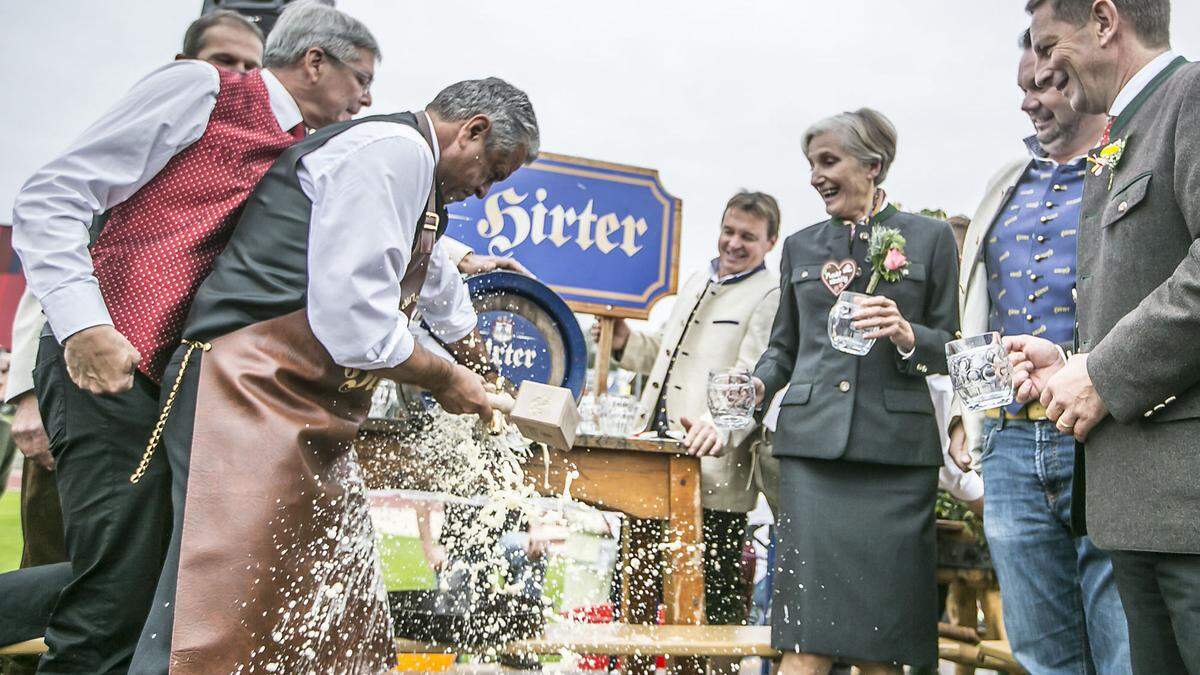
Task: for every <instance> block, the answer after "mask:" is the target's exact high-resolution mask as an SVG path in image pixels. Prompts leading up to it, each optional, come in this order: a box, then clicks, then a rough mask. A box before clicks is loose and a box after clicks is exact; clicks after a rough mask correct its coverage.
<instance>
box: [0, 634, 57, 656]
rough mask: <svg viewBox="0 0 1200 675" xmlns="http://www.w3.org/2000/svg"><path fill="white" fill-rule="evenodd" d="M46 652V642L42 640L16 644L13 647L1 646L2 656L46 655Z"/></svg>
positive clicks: (0, 653)
mask: <svg viewBox="0 0 1200 675" xmlns="http://www.w3.org/2000/svg"><path fill="white" fill-rule="evenodd" d="M45 652H46V641H45V640H43V639H42V638H34V639H32V640H26V641H24V642H16V643H14V644H11V645H0V656H26V655H30V654H44V653H45Z"/></svg>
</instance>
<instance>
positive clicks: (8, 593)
mask: <svg viewBox="0 0 1200 675" xmlns="http://www.w3.org/2000/svg"><path fill="white" fill-rule="evenodd" d="M70 581H71V566H70V565H69V564H67V563H58V564H56V565H40V566H38V567H29V568H25V569H20V570H16V571H13V572H6V573H4V574H0V598H3V600H2V602H3V610H2V611H0V645H10V644H13V643H15V642H24V641H25V640H32V639H34V638H37V637H41V636H42V634H44V633H45V632H46V624H47V623H48V622H49V621H50V612H51V611H52V610H53V609H54V605H55V603H57V602H58V595H59V593H61V592H62V589H63V587H65V586H66V585H67V584H68V583H69V582H70ZM0 672H5V673H7V672H9V671H7V670H3V669H0Z"/></svg>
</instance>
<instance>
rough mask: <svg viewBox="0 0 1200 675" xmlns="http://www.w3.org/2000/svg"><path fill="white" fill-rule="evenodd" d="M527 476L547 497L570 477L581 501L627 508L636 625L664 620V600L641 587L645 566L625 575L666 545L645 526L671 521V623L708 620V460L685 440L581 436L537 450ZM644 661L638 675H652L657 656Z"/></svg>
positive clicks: (625, 581) (631, 616) (625, 542)
mask: <svg viewBox="0 0 1200 675" xmlns="http://www.w3.org/2000/svg"><path fill="white" fill-rule="evenodd" d="M547 467H548V468H547ZM525 475H526V476H527V477H529V478H530V479H532V480H533V484H534V485H535V487H536V488H537V490H538V491H539V492H541V493H542V494H545V495H557V494H562V492H563V490H564V489H566V487H567V477H568V475H570V476H571V481H570V492H571V497H572V498H573V499H577V500H579V501H581V502H584V503H587V504H591V505H593V506H596V507H599V508H603V509H609V510H614V511H620V512H622V513H624V514H626V515H627V516H628V517H629V518H628V519H627V521H626V528H625V535H626V536H624V537H622V561H621V564H619V565H618V568H619V569H620V570H621V571H622V584H621V588H622V595H621V616H622V619H623V620H624V621H625V622H627V623H630V624H654V623H656V622H657V616H656V613H657V612H656V610H657V607H658V603H659V598H657V597H654V596H653V595H652V591H651V589H653V587H654V586H653V584H651V583H638V582H639V581H642V582H645V581H646V580H645V578H644V575H646V574H647V572H645V571H644V570H645V569H646V567H645V566H642V565H639V566H638V567H637V568H635V569H636V570H640V571H641V572H640V574H639V572H637V571H635V573H634V575H628V574H625V570H626V569H627V568H628V567H629V562H630V561H631V560H633V559H635V558H639V551H647V550H650V549H651V548H652V547H656V546H658V545H659V543H660V542H659V541H657V540H656V539H655V538H654V536H653V534H651V535H646V534H645V533H646V532H647V531H650V532H655V531H656V530H655V529H654V528H646V527H644V526H639V522H638V521H643V523H644V521H651V520H654V521H666V523H667V537H666V540H667V543H666V565H665V566H664V572H663V584H662V589H663V590H662V601H663V603H664V604H665V606H666V612H665V613H666V617H665V618H666V623H668V624H684V625H688V624H690V625H701V624H703V623H704V546H703V544H704V542H703V535H702V530H701V510H700V459H699V458H697V457H692V456H690V455H687V454H685V453H684V452H683V445H682V444H681V443H679V442H678V441H673V440H658V439H646V440H643V439H632V438H614V437H610V436H589V435H581V436H578V437H577V438H576V439H575V446H574V447H573V448H572V449H571V450H570V451H569V452H568V451H562V450H554V449H549V450H548V456H547V457H543V456H542V455H540V454H539V453H535V454H534V455H533V456H532V457H530V459H529V461H528V462H527V463H526V465H525ZM643 557H644V558H645V559H646V560H649V561H656V560H657V559H658V556H657V555H649V556H643ZM639 559H640V558H639ZM633 576H638V577H639V578H633ZM596 653H599V654H603V653H606V652H604V651H598V652H596ZM648 653H653V654H660V653H662V652H648ZM637 661H638V662H639V663H638V664H635V666H634V667H633V668H631V669H630V670H632V671H645V670H647V669H649V668H652V667H653V666H652V663H651V662H650V660H649V659H644V660H643V659H639V660H637ZM643 661H644V662H643ZM671 665H672V668H671V670H672V671H673V672H695V671H697V670H698V669H699V668H700V667H701V664H699V663H697V662H694V660H690V659H689V660H683V661H679V662H676V663H674V664H671Z"/></svg>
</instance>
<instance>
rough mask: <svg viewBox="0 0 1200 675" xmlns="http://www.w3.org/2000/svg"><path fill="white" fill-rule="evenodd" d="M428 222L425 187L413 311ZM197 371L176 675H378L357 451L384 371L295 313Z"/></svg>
mask: <svg viewBox="0 0 1200 675" xmlns="http://www.w3.org/2000/svg"><path fill="white" fill-rule="evenodd" d="M418 119H419V120H420V121H421V122H422V123H424V121H425V120H424V115H420V114H418ZM422 126H423V128H422V129H421V131H422V132H423V133H424V135H425V136H426V138H427V140H430V141H432V139H431V137H430V134H429V133H428V128H427V125H424V124H423V125H422ZM437 225H438V220H437V215H436V211H435V209H434V196H433V192H432V190H431V193H430V197H429V201H428V204H427V211H426V216H425V219H424V221H423V223H422V227H421V229H420V231H419V233H418V236H417V237H416V246H415V247H414V251H413V256H412V260H411V261H410V263H409V266H408V269H407V270H406V271H405V275H404V279H403V281H402V282H401V289H402V298H404V302H403V307H402V309H403V310H404V311H405V312H406V313H407V314H409V315H410V316H411V313H412V311H413V310H414V309H415V307H416V297H417V295H418V294H419V292H420V288H421V286H422V285H423V283H424V280H425V275H426V271H427V267H428V261H429V252H430V251H431V250H432V248H433V242H434V241H435V240H436V237H437V229H438V227H437ZM185 364H186V361H185ZM197 365H198V367H199V375H198V377H199V381H198V391H197V396H196V410H195V411H194V415H195V423H194V428H193V434H192V445H191V459H190V463H189V476H188V486H187V500H186V505H185V509H184V517H183V533H182V545H181V550H180V559H179V582H178V588H177V592H176V596H175V602H176V607H175V622H174V630H173V633H172V647H171V669H170V672H171V673H173V674H177V675H191V674H199V673H205V674H207V673H287V674H289V675H291V674H293V673H337V674H339V675H340V674H342V673H348V674H357V673H378V672H382V671H385V670H388V669H389V668H391V667H392V665H393V664H394V662H395V649H394V643H393V640H392V628H391V619H390V616H389V613H388V604H387V596H386V592H385V589H384V585H383V578H382V572H381V569H380V564H379V558H378V552H377V551H376V549H375V539H374V533H373V529H372V526H371V521H370V518H369V514H368V511H367V502H366V497H365V494H364V491H363V487H362V481H361V479H360V477H359V474H358V463H357V459H356V457H355V455H354V453H353V451H352V446H351V443H352V441H353V440H354V437H355V435H356V434H357V432H358V427H359V425H360V424H361V423H362V421H363V419H365V417H366V414H367V411H368V409H369V407H370V401H371V392H372V390H373V389H374V387H375V384H376V383H377V382H378V377H377V376H375V375H372V374H370V373H369V372H364V371H361V370H357V369H353V368H343V367H341V366H338V365H337V364H335V363H334V362H333V360H332V359H331V358H330V356H329V354H328V352H327V351H326V350H325V348H324V347H323V346H322V345H321V344H320V342H319V341H318V340H317V339H316V337H315V336H314V335H313V333H312V329H311V328H310V326H309V323H308V318H307V313H306V312H305V311H304V310H299V311H296V312H293V313H291V314H287V315H285V316H281V317H278V318H275V319H271V320H268V321H263V322H261V323H257V324H253V325H250V326H247V327H245V328H242V329H240V330H237V331H234V332H232V333H229V334H227V335H224V336H221V337H219V338H216V339H214V340H212V342H211V343H210V345H205V346H204V352H203V358H202V359H201V360H200V361H199V362H198V364H197ZM185 368H186V366H185ZM191 376H193V377H194V376H196V375H195V374H191ZM192 412H193V411H183V410H180V411H176V414H188V413H192Z"/></svg>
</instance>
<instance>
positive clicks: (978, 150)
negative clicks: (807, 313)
mask: <svg viewBox="0 0 1200 675" xmlns="http://www.w3.org/2000/svg"><path fill="white" fill-rule="evenodd" d="M1174 4H1175V11H1174V17H1173V24H1174V38H1175V39H1174V43H1175V48H1176V50H1177V51H1179V52H1181V53H1182V54H1184V55H1185V56H1188V57H1190V58H1200V2H1195V0H1186V1H1183V0H1176V2H1175V3H1174ZM338 6H339V7H340V8H341V9H343V10H344V11H346V12H349V13H350V14H352V15H354V16H356V17H358V18H360V19H362V20H363V21H364V22H366V24H367V25H368V26H369V27H370V28H371V29H372V30H373V31H374V32H375V35H376V37H377V38H378V40H379V43H380V45H381V48H382V50H383V52H384V60H383V62H382V63H381V64H380V66H379V68H378V70H377V74H376V80H375V81H376V84H375V85H374V87H373V89H372V91H373V94H374V96H375V104H374V106H373V108H371V111H372V112H392V111H396V110H403V109H413V108H417V107H422V106H423V105H424V104H425V103H426V102H427V101H428V100H429V99H430V98H431V97H432V96H433V95H434V94H435V93H436V92H437V91H438V90H439V89H440V88H441V86H443V85H445V84H448V83H450V82H453V81H457V80H461V79H465V78H471V77H480V76H486V75H497V76H500V77H504V78H506V79H508V80H510V81H511V82H513V83H514V84H516V85H517V86H519V87H522V88H524V89H525V90H526V91H528V93H529V95H530V98H531V99H532V100H533V104H534V107H535V109H536V110H537V114H538V119H539V121H540V123H541V129H542V147H543V149H545V150H549V151H554V152H559V153H564V154H570V155H580V156H583V157H589V158H594V159H602V160H608V161H613V162H621V163H626V164H633V165H637V166H645V167H651V168H655V169H658V170H659V171H660V172H661V175H662V181H663V184H664V185H665V186H666V188H667V189H668V190H669V191H670V192H671V193H673V194H674V195H675V196H677V197H680V198H681V199H682V200H683V229H684V235H683V247H682V256H683V260H682V262H681V272H680V282H681V283H682V281H683V278H684V277H685V276H686V275H687V273H688V272H689V271H691V270H694V269H696V268H697V267H698V266H700V265H702V264H704V263H705V261H707V260H708V259H709V258H710V257H711V256H712V255H713V249H714V245H715V232H716V229H715V228H716V224H717V222H718V221H719V218H720V215H721V208H722V206H723V205H724V203H725V201H726V200H727V199H728V197H729V196H730V195H731V194H732V193H733V192H734V191H735V190H737V189H738V188H741V187H746V188H750V189H756V190H764V191H767V192H770V193H772V194H774V195H775V196H776V197H778V198H779V201H780V204H781V207H782V210H783V232H784V234H785V235H786V234H788V233H790V232H794V231H795V230H796V229H798V228H799V227H802V226H804V225H808V224H810V223H813V222H816V221H819V220H823V219H824V217H825V216H824V212H823V209H822V208H821V203H820V201H819V200H818V199H817V197H816V195H815V193H814V192H813V191H812V188H811V187H809V185H808V165H807V162H806V161H805V159H804V157H803V156H802V155H801V153H800V137H801V134H802V133H803V131H804V129H805V127H806V126H807V125H808V124H810V123H812V122H814V121H816V120H817V119H819V118H821V117H824V116H826V115H829V114H832V113H835V112H839V111H842V110H846V109H853V108H857V107H861V106H864V105H866V106H872V107H875V108H878V109H879V110H881V111H882V112H884V113H885V114H886V115H888V116H889V117H890V118H891V119H892V121H893V122H895V124H896V126H897V128H898V129H899V132H900V147H899V153H898V158H897V160H896V163H895V165H894V168H893V169H892V171H891V174H890V176H889V177H888V181H887V184H886V185H885V187H886V188H887V190H888V193H889V196H890V197H891V198H892V199H894V200H896V201H898V202H900V203H902V204H903V206H904V207H905V208H907V209H914V210H915V209H919V208H924V207H936V208H944V209H946V210H947V211H950V212H951V213H956V212H963V213H967V214H970V213H971V212H972V211H973V209H974V207H975V204H976V202H977V201H978V200H979V198H980V196H981V194H982V191H983V187H984V184H985V182H986V181H987V179H988V178H989V176H990V175H991V174H992V173H993V172H994V171H995V170H996V169H998V168H999V167H1000V166H1001V164H1003V162H1004V161H1005V160H1007V159H1008V158H1010V157H1014V156H1016V155H1018V154H1019V153H1020V152H1021V151H1022V147H1021V145H1020V139H1021V138H1022V137H1023V136H1025V135H1026V134H1028V133H1029V131H1030V126H1029V123H1028V120H1027V119H1026V118H1025V117H1024V116H1023V115H1022V114H1021V112H1020V110H1019V109H1018V105H1019V96H1018V90H1017V87H1016V84H1015V79H1016V78H1015V73H1016V63H1017V58H1018V55H1019V54H1018V50H1017V47H1016V39H1017V36H1018V34H1019V33H1020V31H1021V30H1022V29H1023V28H1024V27H1025V26H1026V25H1027V18H1026V16H1025V15H1024V13H1023V11H1022V7H1023V6H1024V2H1023V0H904V1H903V2H899V1H897V0H825V1H824V2H813V1H811V0H770V1H762V0H760V1H756V2H740V3H735V2H712V1H710V0H690V1H684V0H604V1H602V2H601V1H597V2H588V3H584V2H576V1H571V0H507V1H505V2H495V1H493V2H487V1H484V2H480V1H479V0H476V1H474V2H462V1H460V0H436V1H434V2H400V1H398V0H339V2H338ZM200 7H201V0H119V1H118V0H36V1H29V2H21V1H18V0H3V1H2V2H0V39H2V41H3V44H4V54H5V59H4V66H3V68H0V92H3V100H4V101H5V105H3V106H2V107H0V129H3V140H2V141H0V144H2V145H0V157H2V160H3V161H2V162H0V208H2V209H3V213H2V214H0V222H8V221H10V219H11V207H12V201H13V197H14V195H15V194H16V192H17V190H18V189H19V188H20V186H21V183H22V182H23V181H24V180H25V179H26V178H27V177H28V176H29V174H30V173H31V172H32V171H33V170H34V169H36V168H37V167H38V166H39V165H40V164H41V163H43V162H45V161H47V160H48V159H50V158H51V157H52V156H53V155H54V154H55V153H56V152H58V151H60V150H61V149H62V148H63V147H64V146H65V145H66V144H67V143H69V142H70V141H71V139H73V138H74V137H75V136H76V135H78V134H79V133H80V132H81V131H82V129H83V128H84V127H85V126H86V125H87V124H88V123H89V122H90V121H91V120H92V119H93V118H95V117H96V116H98V115H99V114H100V113H101V112H102V111H103V110H104V109H105V108H106V107H107V106H108V105H110V104H111V103H112V101H113V100H114V99H116V98H117V97H118V96H119V95H120V94H121V93H123V92H124V91H125V90H126V89H127V88H128V87H129V86H130V85H131V84H132V83H133V82H134V81H136V80H137V79H138V78H139V77H141V76H142V75H144V74H145V73H147V72H148V71H150V70H151V69H153V68H154V67H155V66H157V65H159V64H161V63H163V62H164V61H166V60H167V59H169V58H171V57H172V56H173V55H174V54H175V52H177V51H178V49H179V43H180V41H181V39H182V35H183V31H184V28H186V26H187V24H188V22H189V21H191V20H192V19H194V18H195V17H196V16H197V15H198V14H199V11H200ZM777 260H778V258H777V256H772V257H771V258H770V261H771V264H777ZM660 304H662V305H666V304H668V303H660ZM663 309H665V307H664V308H663ZM660 313H661V310H660V311H658V312H656V313H655V314H656V315H659V314H660Z"/></svg>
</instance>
